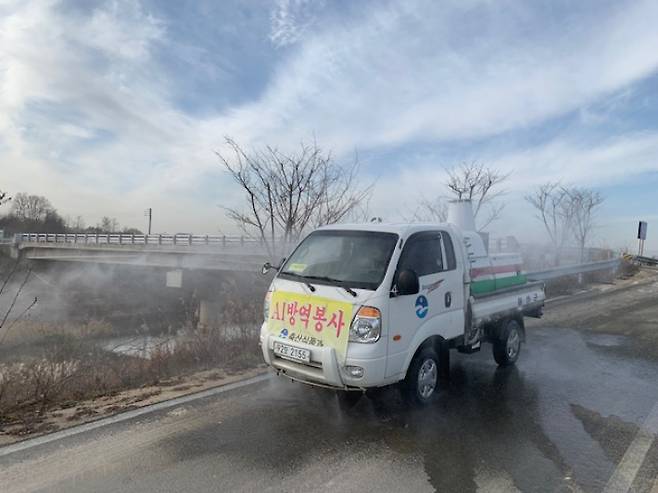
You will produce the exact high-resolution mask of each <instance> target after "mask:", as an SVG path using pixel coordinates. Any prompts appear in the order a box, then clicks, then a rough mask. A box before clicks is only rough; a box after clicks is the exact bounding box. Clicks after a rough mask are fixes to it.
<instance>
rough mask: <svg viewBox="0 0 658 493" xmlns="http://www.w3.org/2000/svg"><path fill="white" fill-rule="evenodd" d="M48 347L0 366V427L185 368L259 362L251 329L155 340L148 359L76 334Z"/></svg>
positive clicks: (242, 365) (236, 366)
mask: <svg viewBox="0 0 658 493" xmlns="http://www.w3.org/2000/svg"><path fill="white" fill-rule="evenodd" d="M50 341H51V344H50V345H49V347H48V350H47V351H46V352H45V353H44V354H42V356H41V357H39V358H33V359H31V360H30V361H25V362H17V363H12V364H4V365H0V430H1V429H2V426H3V425H8V424H11V423H16V422H17V421H20V422H23V423H25V424H29V423H30V422H36V421H38V419H39V416H40V415H42V414H43V413H44V411H45V410H47V409H49V408H51V407H53V406H62V405H64V406H66V404H67V403H71V404H72V403H75V402H78V401H80V400H85V399H92V398H95V397H99V396H103V395H108V394H111V393H113V392H117V391H119V390H123V389H129V388H136V387H141V386H144V385H154V384H157V383H158V382H159V381H160V380H162V379H166V378H170V377H172V376H177V375H181V374H184V373H186V372H190V371H194V370H199V369H210V368H225V369H229V370H239V369H245V368H250V367H255V366H256V365H257V364H258V363H260V360H261V357H260V352H259V351H260V349H259V347H258V335H257V331H256V330H255V329H254V328H249V329H242V330H238V331H237V333H236V331H235V330H231V331H227V330H226V329H211V330H207V331H204V332H203V333H201V332H198V331H195V332H193V333H191V334H189V335H188V336H187V337H185V338H184V339H183V340H182V341H181V342H179V343H177V344H176V345H175V346H174V347H170V346H166V345H160V346H157V347H156V348H154V349H153V350H152V351H151V353H150V357H149V358H139V357H132V356H125V355H120V354H115V353H112V352H108V351H105V350H102V349H99V348H97V347H95V346H94V345H93V344H91V343H90V342H89V340H87V339H85V338H84V337H81V336H71V335H66V336H57V337H51V339H50Z"/></svg>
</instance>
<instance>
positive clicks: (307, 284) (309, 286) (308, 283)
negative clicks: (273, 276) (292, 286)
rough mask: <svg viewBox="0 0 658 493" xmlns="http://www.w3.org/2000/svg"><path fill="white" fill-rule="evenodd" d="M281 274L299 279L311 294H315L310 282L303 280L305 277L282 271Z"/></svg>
mask: <svg viewBox="0 0 658 493" xmlns="http://www.w3.org/2000/svg"><path fill="white" fill-rule="evenodd" d="M281 274H285V275H287V276H291V277H297V278H299V279H301V280H302V282H303V283H304V284H306V287H307V288H308V289H310V290H311V293H315V286H313V284H311V283H310V282H308V281H305V280H304V279H306V276H302V275H301V274H297V273H296V272H288V271H283V272H282V273H281Z"/></svg>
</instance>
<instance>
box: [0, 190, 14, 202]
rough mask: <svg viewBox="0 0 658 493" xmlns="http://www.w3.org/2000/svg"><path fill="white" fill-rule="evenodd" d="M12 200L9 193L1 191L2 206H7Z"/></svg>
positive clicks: (0, 200)
mask: <svg viewBox="0 0 658 493" xmlns="http://www.w3.org/2000/svg"><path fill="white" fill-rule="evenodd" d="M10 200H11V197H9V196H8V195H7V192H3V191H2V190H0V205H2V204H5V203H7V202H9V201H10Z"/></svg>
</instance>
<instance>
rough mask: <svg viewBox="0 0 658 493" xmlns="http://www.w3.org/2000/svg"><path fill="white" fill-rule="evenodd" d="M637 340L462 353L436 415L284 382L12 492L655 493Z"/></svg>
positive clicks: (147, 431)
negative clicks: (511, 354) (506, 365)
mask: <svg viewBox="0 0 658 493" xmlns="http://www.w3.org/2000/svg"><path fill="white" fill-rule="evenodd" d="M623 343H624V338H623V336H619V337H612V338H611V337H610V336H606V335H602V334H592V333H583V332H577V331H572V330H565V329H556V328H535V329H532V331H530V332H529V335H528V344H526V345H525V346H524V348H523V353H522V355H521V358H520V361H519V363H518V365H517V367H516V368H511V369H498V368H497V367H496V365H495V363H494V361H493V358H492V356H491V353H490V350H489V349H490V347H489V346H488V345H487V346H485V347H484V350H483V351H482V352H480V353H477V354H474V355H470V356H469V355H460V354H457V353H454V352H453V353H452V361H451V380H450V382H449V384H448V385H447V386H446V388H445V389H444V390H443V391H442V394H441V396H440V399H439V400H438V401H437V402H436V403H435V404H433V405H431V406H429V407H427V408H422V409H418V408H409V407H407V406H406V405H404V404H403V403H402V401H401V400H400V398H399V395H398V393H397V391H396V390H395V389H390V390H386V391H384V392H383V393H381V394H380V395H377V396H374V397H373V398H366V397H364V398H362V399H361V400H360V401H359V402H358V403H357V404H356V405H355V406H354V407H353V408H352V409H350V410H348V411H345V410H341V409H340V408H339V406H338V403H337V399H336V397H335V395H334V394H333V393H332V392H331V391H326V390H321V389H314V388H310V387H307V386H304V385H301V384H297V383H291V382H289V381H287V380H285V379H283V378H279V377H272V378H271V379H268V380H267V381H265V382H261V383H257V384H253V385H250V386H247V387H243V388H242V389H239V390H235V391H231V392H227V393H225V394H222V395H219V396H215V397H211V398H206V399H200V400H197V401H194V402H193V403H188V404H185V405H183V406H180V407H176V408H173V409H170V410H168V411H160V412H156V413H153V414H149V415H147V416H142V417H140V418H136V419H133V420H130V421H126V422H122V423H118V424H114V425H111V426H107V427H103V428H100V429H97V430H94V431H90V432H88V433H81V434H79V435H76V436H73V437H69V438H65V439H62V440H58V441H55V442H51V443H48V444H45V445H39V446H36V447H32V448H29V449H27V450H24V451H20V452H16V453H13V454H10V455H7V456H4V457H0V485H1V486H0V489H1V490H2V491H7V492H14V491H16V492H18V491H61V492H75V491H85V492H86V491H99V492H102V491H172V492H173V491H188V492H189V491H304V492H307V491H344V492H348V491H355V492H356V491H359V492H360V491H377V492H382V491H399V492H402V491H447V492H454V491H460V492H461V491H464V492H469V491H550V492H553V491H587V492H590V491H591V492H595V491H603V490H604V489H605V488H606V484H607V483H608V482H609V480H610V478H611V477H613V474H616V475H617V476H616V477H617V478H620V477H621V478H622V480H624V478H625V480H626V481H627V483H628V485H630V486H632V491H638V492H646V493H655V492H656V491H658V482H656V479H655V478H656V477H657V476H658V440H656V439H654V438H655V437H654V435H652V433H655V432H656V431H658V430H652V431H650V432H649V437H650V438H649V441H648V442H647V440H644V442H642V440H640V441H639V442H638V436H639V433H640V432H644V435H643V436H644V437H645V438H646V435H647V432H646V429H645V428H646V426H649V425H647V423H648V422H649V421H651V418H652V417H653V418H656V417H658V405H657V404H656V403H657V401H658V364H657V363H655V362H652V361H649V360H642V359H633V358H630V357H629V356H628V355H627V354H626V353H625V352H623V351H615V347H616V346H618V345H619V346H622V345H623ZM648 418H649V419H648ZM651 422H652V423H654V422H658V419H653V421H651ZM643 424H644V426H645V428H642V426H643ZM652 426H653V425H652ZM640 442H641V443H640ZM638 443H640V445H643V447H639V448H638ZM647 445H648V446H647ZM638 461H639V463H638ZM620 463H621V466H620ZM629 464H630V466H629ZM633 464H635V466H633ZM629 471H630V474H631V476H630V477H628V474H629ZM619 484H624V481H622V482H621V483H619ZM613 487H614V485H613ZM608 488H609V489H608V490H607V491H612V490H610V488H611V486H610V485H608Z"/></svg>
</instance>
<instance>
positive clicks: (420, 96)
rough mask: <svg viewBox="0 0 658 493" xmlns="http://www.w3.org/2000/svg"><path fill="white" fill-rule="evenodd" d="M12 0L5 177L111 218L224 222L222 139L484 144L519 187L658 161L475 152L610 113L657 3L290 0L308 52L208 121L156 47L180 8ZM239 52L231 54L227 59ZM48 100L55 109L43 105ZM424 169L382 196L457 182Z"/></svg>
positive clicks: (646, 68) (2, 118)
mask: <svg viewBox="0 0 658 493" xmlns="http://www.w3.org/2000/svg"><path fill="white" fill-rule="evenodd" d="M2 9H4V12H6V13H7V15H4V16H3V17H0V160H1V161H2V162H3V163H11V164H10V165H9V166H10V170H9V172H5V170H6V168H5V169H3V178H2V179H3V183H0V186H1V187H2V188H8V189H12V190H17V191H20V190H27V191H30V192H34V193H41V194H44V195H47V196H48V197H49V198H51V200H52V202H53V203H54V204H55V205H57V206H58V207H60V209H62V210H63V212H64V213H67V214H71V215H77V214H78V213H79V211H80V210H86V211H87V212H86V214H87V216H88V222H93V221H95V220H96V219H97V218H98V217H100V216H101V215H113V216H117V217H118V218H119V220H120V221H121V222H123V223H133V222H137V221H139V220H140V218H141V211H142V209H143V208H145V207H148V206H152V207H154V208H156V210H157V211H161V215H160V217H162V216H165V217H166V218H167V223H166V224H164V225H163V226H162V228H163V229H168V230H174V229H177V230H183V229H187V230H195V231H204V230H213V229H215V228H216V227H218V225H219V224H220V223H221V222H222V221H221V219H220V217H221V211H219V209H217V208H216V207H215V204H214V203H213V204H210V205H209V204H207V203H203V202H202V201H206V202H207V198H206V197H205V196H204V197H203V198H201V197H199V194H198V193H197V192H196V190H197V189H198V188H201V187H202V186H205V187H207V186H208V185H207V183H208V181H209V180H212V181H213V182H216V183H217V200H216V202H217V203H222V204H231V203H233V202H234V201H235V200H237V197H238V191H237V190H235V189H234V188H233V187H231V186H230V184H228V183H227V182H226V180H225V179H224V178H222V177H221V176H220V175H219V174H218V166H217V162H216V160H215V159H214V156H213V154H212V150H213V149H215V148H217V146H218V145H219V144H220V141H221V138H222V136H224V135H231V136H233V137H235V138H236V139H239V140H240V141H241V142H243V143H245V144H247V145H257V144H264V143H268V144H275V145H279V146H286V145H296V144H297V143H298V142H299V140H300V139H308V138H311V137H312V136H313V135H315V136H316V137H317V139H318V141H319V142H320V143H321V145H322V146H323V147H325V148H331V149H333V150H334V151H335V153H336V154H337V155H338V156H339V157H340V156H341V155H346V154H347V153H351V152H352V151H353V150H354V149H355V148H356V149H360V150H364V149H384V150H385V149H394V148H396V147H397V146H402V145H412V144H413V143H418V142H420V143H434V144H436V145H437V146H438V145H440V144H441V143H453V142H455V141H458V142H461V143H463V144H464V143H467V142H473V146H474V149H478V150H480V151H481V152H482V153H483V155H481V156H478V155H477V152H476V153H475V154H476V155H475V157H478V158H480V159H482V160H485V161H488V162H492V163H495V164H497V165H499V166H500V167H501V168H505V169H508V168H509V169H514V170H515V178H514V182H513V183H514V187H515V188H516V189H518V190H520V189H523V188H524V187H526V186H529V185H531V184H532V183H535V182H536V181H537V180H539V178H540V177H550V178H552V179H555V177H556V176H559V177H562V178H563V179H564V181H573V182H578V183H594V182H597V183H598V182H601V183H603V182H610V181H611V180H615V179H620V177H621V176H622V173H621V171H620V169H621V168H620V167H621V165H622V164H623V163H627V162H629V161H632V162H634V163H637V166H635V167H633V168H631V169H630V170H627V171H626V172H630V173H639V172H640V171H642V170H645V171H646V170H650V169H656V168H655V165H653V164H652V162H651V157H652V156H655V155H656V150H658V147H656V140H657V139H656V136H655V135H654V134H650V133H647V134H633V135H628V136H626V137H624V136H620V137H618V138H614V139H608V140H606V141H605V142H598V143H597V142H595V143H591V142H589V143H579V142H578V141H577V139H575V138H565V137H563V138H560V139H557V140H555V141H554V142H552V143H549V144H545V145H540V146H538V147H536V148H531V149H526V150H520V151H514V152H506V153H504V154H502V153H493V152H490V153H488V154H487V153H486V149H484V150H482V149H481V148H479V147H476V146H477V139H479V138H481V137H486V136H491V135H496V134H500V133H503V132H509V131H514V130H518V129H528V128H529V127H531V126H532V125H535V124H541V123H542V122H545V121H546V120H548V119H550V118H553V117H556V116H559V115H563V114H565V113H567V112H570V111H573V110H580V111H581V115H582V118H583V124H585V125H586V124H588V122H590V121H593V120H595V122H596V123H597V124H598V123H600V122H601V121H602V118H603V117H607V115H605V114H604V115H603V117H602V116H601V115H599V114H598V113H596V114H595V113H592V112H591V111H588V110H587V109H586V108H587V107H588V106H589V105H591V104H593V103H597V102H600V101H602V100H605V99H606V98H608V97H610V96H611V95H613V94H616V93H618V92H623V91H625V90H627V88H628V87H629V86H630V85H632V84H633V83H634V82H637V81H639V80H641V79H643V78H645V77H647V76H648V75H650V74H652V73H654V72H655V71H656V68H657V67H658V51H657V50H655V46H658V30H656V29H655V26H654V23H653V20H654V19H656V18H657V17H658V4H656V3H655V2H653V1H644V2H642V1H640V2H633V3H628V4H625V5H623V6H619V7H617V6H614V7H609V8H608V10H605V7H604V6H601V7H600V8H598V7H597V9H590V10H591V11H590V10H588V11H584V10H583V11H582V12H580V13H579V14H578V15H577V16H576V17H574V18H572V19H571V22H562V20H561V19H557V20H556V19H544V18H542V16H541V15H540V14H538V13H537V12H535V11H533V10H532V9H533V7H532V5H531V6H528V4H523V3H517V2H513V1H509V2H507V3H506V4H505V5H504V8H501V7H500V5H499V4H496V5H494V4H491V3H490V2H485V1H483V2H480V1H470V2H464V1H454V2H443V3H441V4H438V3H436V2H430V1H423V0H417V1H408V2H407V1H405V2H398V3H386V4H379V3H378V4H377V8H372V6H370V7H364V8H363V9H362V11H361V12H356V11H355V8H353V9H352V10H353V11H354V12H352V13H353V15H352V16H351V17H349V18H347V17H340V16H339V15H335V16H332V17H328V18H327V19H322V20H324V21H325V22H320V21H319V20H318V19H319V17H318V15H320V14H318V12H319V11H320V10H321V9H322V3H320V4H319V5H318V4H312V3H309V2H306V1H304V0H290V1H280V2H277V6H276V8H275V10H274V11H273V14H272V19H271V21H272V26H271V32H270V33H269V34H270V38H271V40H272V42H273V43H275V44H276V45H278V46H289V45H290V44H295V46H294V47H292V48H291V49H290V50H288V51H286V52H285V56H283V57H282V61H281V63H280V64H279V65H278V66H277V67H276V69H275V71H274V75H273V76H272V78H271V80H270V81H268V84H267V86H266V88H265V89H264V90H263V91H262V93H261V94H259V95H254V97H253V99H251V100H250V101H249V102H247V103H245V104H241V105H239V106H233V107H230V108H228V109H226V110H224V111H223V112H222V113H220V114H217V115H214V116H213V115H211V116H207V117H204V118H200V119H192V118H191V117H190V116H188V115H186V114H185V113H184V112H183V111H182V110H180V109H179V108H178V107H177V105H176V103H175V102H174V99H173V95H172V88H171V85H170V83H169V81H167V80H166V79H165V78H164V77H163V76H162V71H161V67H160V66H159V65H158V63H159V62H158V60H157V59H156V58H155V57H154V56H153V50H154V48H155V47H158V46H162V47H164V48H165V49H166V48H167V47H168V45H169V44H170V43H171V42H172V41H171V39H169V37H168V26H169V24H168V23H172V22H176V19H169V20H167V19H160V18H158V16H157V14H154V13H150V12H147V11H145V10H144V9H143V8H141V7H140V6H139V4H138V3H135V2H130V1H114V2H110V3H108V4H106V5H105V6H104V7H101V8H98V9H97V10H95V11H94V12H93V13H92V15H90V16H88V17H81V16H72V15H69V14H67V13H65V12H64V11H63V10H62V9H60V8H59V4H58V2H56V1H54V0H50V1H42V2H25V3H24V2H15V3H14V4H13V5H9V6H5V7H2ZM263 36H267V33H263ZM230 54H231V53H230V47H227V52H226V53H218V54H217V56H218V57H225V58H227V57H229V56H230ZM233 62H234V63H240V60H236V61H235V60H234V61H233ZM218 90H221V88H218ZM617 104H621V105H623V104H624V100H623V98H622V99H620V98H617ZM49 105H50V106H49ZM44 106H45V107H46V108H47V111H51V112H52V114H50V115H47V116H43V115H41V114H40V113H39V112H43V111H45V110H44V109H43V107H44ZM584 108H585V109H584ZM69 113H70V114H69ZM35 114H36V116H35ZM39 115H41V116H39ZM39 118H42V120H39ZM35 132H36V133H37V134H38V139H35V137H34V135H35ZM387 164H388V165H390V163H387ZM440 164H446V163H440ZM3 166H5V167H6V166H7V165H5V164H3ZM408 166H413V169H411V168H408V169H400V170H399V173H398V174H397V175H395V176H393V177H391V178H390V179H386V180H383V181H381V182H380V183H379V185H378V196H381V197H385V196H387V194H388V192H394V191H396V190H399V186H400V184H404V185H405V186H408V187H413V186H414V184H415V185H416V186H417V185H418V181H419V179H418V176H419V174H423V173H424V174H423V184H422V185H423V186H425V187H428V186H433V187H436V188H438V187H440V186H441V185H440V182H441V177H440V174H438V173H437V171H436V167H437V163H427V162H425V163H421V162H418V161H417V160H416V161H414V160H412V159H410V160H409V161H408ZM370 167H371V170H373V173H376V171H375V170H374V165H371V166H370ZM592 177H594V179H595V180H594V181H592ZM388 196H390V195H388ZM384 202H385V201H384V200H381V203H382V204H383V205H385V204H384ZM384 215H387V214H384Z"/></svg>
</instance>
